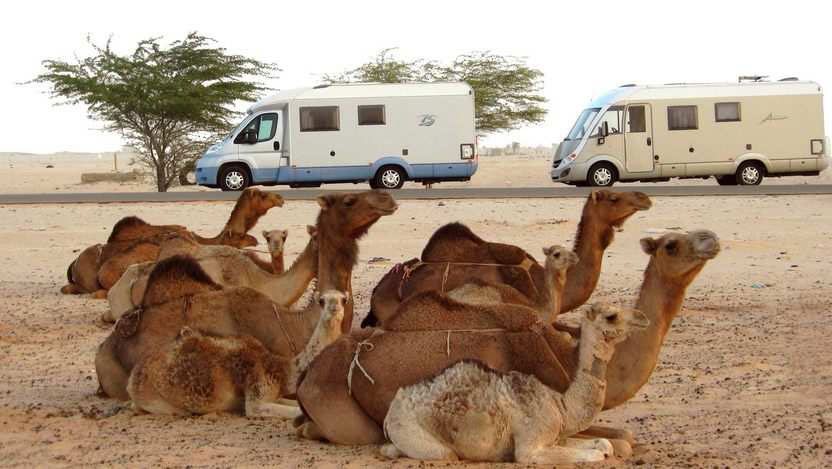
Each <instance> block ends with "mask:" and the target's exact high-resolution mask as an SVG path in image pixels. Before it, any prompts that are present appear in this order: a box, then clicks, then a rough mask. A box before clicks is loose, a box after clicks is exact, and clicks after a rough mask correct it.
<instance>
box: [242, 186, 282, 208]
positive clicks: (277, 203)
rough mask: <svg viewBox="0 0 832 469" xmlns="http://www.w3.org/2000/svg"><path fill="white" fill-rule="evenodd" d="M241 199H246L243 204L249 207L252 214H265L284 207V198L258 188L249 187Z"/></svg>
mask: <svg viewBox="0 0 832 469" xmlns="http://www.w3.org/2000/svg"><path fill="white" fill-rule="evenodd" d="M240 199H244V200H243V203H244V204H245V205H247V207H248V209H249V210H251V211H252V212H257V213H260V214H261V215H262V214H265V213H266V212H268V211H269V209H270V208H272V207H282V206H283V197H281V196H280V195H279V194H275V193H274V192H264V191H261V190H260V189H258V188H256V187H249V188H248V189H246V190H244V191H243V193H242V194H241V195H240Z"/></svg>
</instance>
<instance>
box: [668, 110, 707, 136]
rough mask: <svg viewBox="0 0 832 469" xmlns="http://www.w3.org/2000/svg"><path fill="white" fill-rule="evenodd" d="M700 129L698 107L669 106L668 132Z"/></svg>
mask: <svg viewBox="0 0 832 469" xmlns="http://www.w3.org/2000/svg"><path fill="white" fill-rule="evenodd" d="M698 128H699V119H698V116H697V113H696V106H668V107H667V130H695V129H698Z"/></svg>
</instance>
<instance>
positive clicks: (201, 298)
mask: <svg viewBox="0 0 832 469" xmlns="http://www.w3.org/2000/svg"><path fill="white" fill-rule="evenodd" d="M319 204H320V205H321V213H320V214H319V216H318V222H317V225H316V230H317V231H316V233H317V234H316V238H317V243H318V252H319V256H318V257H319V259H318V266H319V267H318V273H319V276H318V282H317V287H318V290H319V291H325V290H338V291H343V292H345V293H346V295H347V304H346V305H345V307H344V309H345V311H344V322H346V321H347V319H348V318H349V317H350V316H349V311H348V310H347V305H349V304H350V303H351V302H352V301H351V300H350V293H349V289H348V288H333V287H332V285H334V284H340V285H344V286H346V287H348V286H349V284H350V278H351V276H352V268H353V266H354V264H355V261H356V259H357V253H358V241H357V239H358V237H360V236H362V235H364V234H365V233H366V232H367V230H368V229H369V228H370V226H372V225H373V224H374V223H375V222H376V221H378V219H379V218H380V217H381V216H385V215H390V214H392V213H393V212H395V210H396V208H397V206H396V202H395V201H394V200H393V198H392V197H391V196H390V195H389V194H387V193H386V192H382V191H367V192H362V193H350V194H332V195H326V196H322V197H321V198H320V199H319ZM339 243H340V244H339ZM324 256H328V257H326V258H325V259H324V258H323V257H324ZM289 271H290V272H291V269H290V270H289ZM287 273H288V272H287ZM324 274H326V275H324ZM284 275H285V274H284ZM319 316H320V309H319V307H318V306H317V304H316V303H313V304H311V305H310V306H309V307H307V308H306V309H304V310H302V311H293V310H290V309H288V308H284V307H282V306H280V305H277V304H275V303H274V302H272V301H271V300H270V299H269V297H268V296H266V295H264V294H263V293H260V292H258V291H257V290H254V289H251V288H248V287H234V288H226V289H222V288H221V287H220V286H219V285H217V284H216V283H215V282H214V281H213V280H211V278H210V277H209V276H208V275H207V274H206V273H205V271H204V270H203V269H202V268H201V267H200V265H199V263H197V261H195V260H194V259H193V258H190V257H183V256H174V257H171V258H168V259H165V260H163V261H161V262H159V263H158V264H157V265H156V267H155V268H154V269H153V271H152V272H151V274H150V277H149V279H148V281H147V287H146V289H145V294H144V297H143V299H142V304H141V306H140V307H139V308H137V309H135V310H133V311H132V312H130V313H129V314H127V315H125V316H123V317H122V318H121V319H120V320H119V321H118V322H117V323H116V327H115V328H114V330H113V332H112V333H111V334H110V335H109V336H108V337H107V339H106V340H105V341H104V343H102V344H101V346H100V347H99V349H98V353H97V355H96V360H95V364H96V373H97V375H98V381H99V384H100V385H101V391H102V392H103V393H104V394H106V395H108V396H111V397H116V398H119V399H122V400H124V399H127V391H126V385H127V377H128V375H129V373H130V370H132V368H133V366H135V364H136V362H137V361H138V360H139V359H140V358H141V357H142V356H144V354H146V353H147V352H148V351H150V350H154V349H157V348H159V347H160V346H162V345H164V344H166V343H168V342H170V341H171V340H173V339H174V338H175V337H176V334H177V333H178V331H179V330H180V329H181V328H182V327H184V326H190V327H191V328H192V329H197V330H200V331H203V332H204V333H206V334H209V335H217V336H228V335H250V336H253V337H254V338H255V339H257V340H259V341H260V342H261V343H262V344H263V345H264V346H265V347H266V348H267V349H269V350H270V351H271V352H272V353H276V354H278V355H282V356H294V355H296V354H297V353H298V352H299V351H300V350H301V349H302V348H303V347H304V346H305V345H306V343H307V342H308V341H309V337H310V336H311V334H312V331H313V329H314V328H315V324H316V323H317V321H318V317H319ZM342 327H343V326H342Z"/></svg>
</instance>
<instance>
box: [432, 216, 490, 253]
mask: <svg viewBox="0 0 832 469" xmlns="http://www.w3.org/2000/svg"><path fill="white" fill-rule="evenodd" d="M483 244H486V241H485V240H483V239H482V238H480V237H479V236H477V235H476V234H474V232H473V231H471V228H468V227H467V226H465V225H463V224H462V223H459V222H454V223H448V224H447V225H444V226H442V227H440V228H439V229H438V230H436V231H435V232H434V233H433V235H432V236H431V237H430V239H429V240H428V244H427V245H425V249H424V250H422V260H423V261H426V262H442V261H453V260H457V261H458V260H459V259H458V258H457V257H456V256H455V254H456V253H459V252H465V250H467V249H474V248H476V247H478V246H482V245H483Z"/></svg>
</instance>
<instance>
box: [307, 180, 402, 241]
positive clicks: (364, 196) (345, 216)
mask: <svg viewBox="0 0 832 469" xmlns="http://www.w3.org/2000/svg"><path fill="white" fill-rule="evenodd" d="M318 205H320V206H321V211H320V213H319V214H318V223H317V227H318V230H322V229H326V230H327V232H328V233H333V234H336V233H337V236H338V237H343V238H350V239H358V238H361V237H362V236H364V235H365V234H366V233H367V231H368V230H369V229H370V227H371V226H373V224H374V223H375V222H377V221H378V219H379V218H381V217H383V216H386V215H392V214H393V213H394V212H395V211H396V209H397V208H399V207H398V205H397V204H396V201H395V200H393V196H391V195H390V194H388V193H387V192H384V191H381V190H371V191H366V192H358V193H336V194H328V195H322V196H320V197H318ZM319 234H320V232H319Z"/></svg>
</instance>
